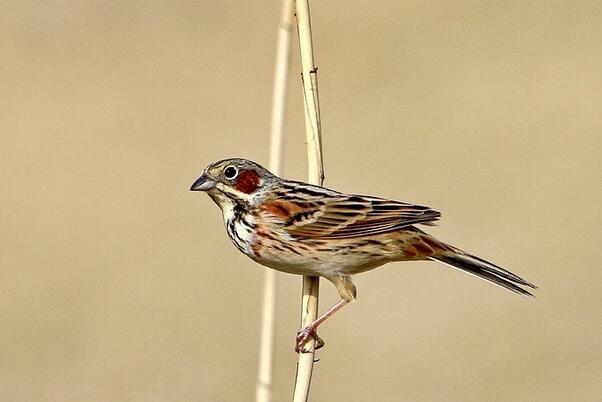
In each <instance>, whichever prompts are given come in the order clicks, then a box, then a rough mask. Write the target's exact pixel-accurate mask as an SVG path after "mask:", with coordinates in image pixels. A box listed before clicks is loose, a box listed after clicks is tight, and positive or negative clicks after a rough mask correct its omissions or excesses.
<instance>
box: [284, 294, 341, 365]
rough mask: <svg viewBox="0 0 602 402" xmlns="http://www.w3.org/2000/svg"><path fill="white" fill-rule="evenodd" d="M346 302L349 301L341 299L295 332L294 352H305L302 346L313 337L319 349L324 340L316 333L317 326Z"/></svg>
mask: <svg viewBox="0 0 602 402" xmlns="http://www.w3.org/2000/svg"><path fill="white" fill-rule="evenodd" d="M347 303H349V300H345V299H341V300H340V301H339V302H338V303H337V304H335V305H334V306H332V307H331V308H329V309H328V310H326V312H325V313H324V314H322V315H321V316H320V317H318V318H317V319H316V320H315V321H314V322H312V323H311V324H309V325H308V326H306V327H305V328H301V329H300V330H299V332H297V344H296V346H295V352H297V353H299V352H301V353H307V352H308V351H307V350H305V349H304V348H303V347H304V346H305V344H306V343H307V342H309V338H314V340H315V341H316V349H320V348H321V347H322V346H324V340H323V339H322V338H320V337H319V336H318V334H317V333H316V330H317V329H318V326H319V325H320V324H322V323H323V322H324V321H326V320H327V319H328V317H330V316H331V315H333V314H334V313H336V312H337V311H339V310H340V309H341V308H343V306H344V305H346V304H347Z"/></svg>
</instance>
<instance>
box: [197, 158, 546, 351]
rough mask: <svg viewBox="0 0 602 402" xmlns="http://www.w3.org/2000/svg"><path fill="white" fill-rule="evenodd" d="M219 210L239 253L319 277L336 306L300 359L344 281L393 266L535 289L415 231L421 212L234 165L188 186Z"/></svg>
mask: <svg viewBox="0 0 602 402" xmlns="http://www.w3.org/2000/svg"><path fill="white" fill-rule="evenodd" d="M190 190H191V191H204V192H206V193H207V194H208V195H209V197H211V199H213V201H214V202H215V203H216V204H217V205H218V206H219V207H220V209H221V211H222V215H223V218H224V223H225V226H226V231H227V232H228V236H229V237H230V239H231V240H232V242H233V243H234V245H235V246H236V248H238V249H239V250H240V251H241V252H242V253H244V254H246V255H247V256H249V257H250V258H251V259H253V260H254V261H256V262H258V263H259V264H261V265H264V266H266V267H269V268H273V269H276V270H278V271H282V272H287V273H291V274H297V275H310V276H321V277H323V278H326V279H328V280H329V281H330V282H332V283H333V284H334V286H335V287H336V288H337V290H338V292H339V294H340V296H341V300H340V301H339V302H338V303H336V304H335V305H334V306H332V307H331V308H330V309H328V310H327V311H326V312H325V313H324V314H323V315H321V316H320V317H319V318H318V319H317V320H315V321H314V322H312V323H311V324H309V325H308V326H306V327H305V328H302V329H301V330H299V332H298V333H297V337H296V346H295V351H296V352H297V353H299V352H306V350H305V349H304V346H305V344H306V343H307V342H308V341H309V340H310V339H311V338H313V339H314V340H315V345H316V349H317V348H320V347H322V346H324V341H323V340H322V339H321V338H320V337H318V335H317V332H316V331H317V328H318V326H319V325H320V324H322V323H323V322H324V321H325V320H326V319H327V318H328V317H330V316H332V315H333V314H334V313H335V312H336V311H338V310H339V309H341V308H342V307H343V306H345V305H346V304H347V303H349V302H350V301H353V300H354V299H355V298H356V295H357V292H356V288H355V285H354V284H353V281H352V280H351V276H352V275H355V274H359V273H361V272H365V271H369V270H371V269H374V268H377V267H379V266H381V265H383V264H386V263H389V262H394V261H417V260H434V261H439V262H442V263H444V264H447V265H449V266H451V267H454V268H458V269H460V270H462V271H465V272H468V273H470V274H473V275H476V276H478V277H480V278H482V279H485V280H487V281H490V282H492V283H494V284H496V285H499V286H501V287H503V288H506V289H508V290H511V291H512V292H515V293H518V294H519V295H523V296H533V295H532V294H531V293H530V292H529V291H528V290H526V289H524V288H525V287H527V288H532V289H535V288H536V286H535V285H533V284H531V283H530V282H528V281H526V280H525V279H522V278H521V277H519V276H517V275H515V274H513V273H512V272H509V271H507V270H505V269H503V268H501V267H499V266H497V265H495V264H493V263H491V262H488V261H485V260H484V259H481V258H479V257H476V256H474V255H471V254H469V253H467V252H465V251H462V250H460V249H459V248H456V247H454V246H451V245H449V244H446V243H443V242H441V241H439V240H437V239H435V238H434V237H433V236H431V235H429V234H427V233H426V232H423V231H422V230H420V229H419V228H417V227H416V226H415V225H417V224H422V225H433V224H434V222H436V221H437V220H438V219H439V218H440V216H441V214H440V213H439V212H437V211H435V210H433V209H431V208H429V207H425V206H421V205H414V204H408V203H405V202H400V201H393V200H388V199H384V198H378V197H372V196H365V195H355V194H345V193H340V192H338V191H334V190H330V189H327V188H324V187H320V186H315V185H311V184H307V183H302V182H299V181H294V180H285V179H281V178H279V177H278V176H276V175H274V174H272V173H270V172H269V171H268V170H267V169H265V168H264V167H262V166H260V165H259V164H257V163H255V162H252V161H249V160H246V159H240V158H233V159H224V160H220V161H217V162H215V163H212V164H210V165H209V166H208V167H207V168H205V170H204V171H203V173H202V174H201V176H200V177H199V178H198V179H197V180H196V181H195V182H194V183H193V184H192V187H190Z"/></svg>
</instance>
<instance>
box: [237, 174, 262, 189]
mask: <svg viewBox="0 0 602 402" xmlns="http://www.w3.org/2000/svg"><path fill="white" fill-rule="evenodd" d="M260 181H261V179H260V178H259V175H258V174H257V172H256V171H254V170H244V171H242V172H240V173H239V174H238V178H237V179H236V183H234V188H235V189H236V190H238V191H240V192H241V193H245V194H251V193H252V192H254V191H255V190H257V187H259V182H260Z"/></svg>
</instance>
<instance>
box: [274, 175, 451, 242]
mask: <svg viewBox="0 0 602 402" xmlns="http://www.w3.org/2000/svg"><path fill="white" fill-rule="evenodd" d="M284 188H285V189H286V190H285V192H284V194H279V196H277V197H275V198H274V199H272V200H268V201H266V202H265V203H264V204H263V209H262V210H263V211H264V212H265V213H267V215H268V218H269V219H270V220H271V222H273V223H276V224H279V225H281V226H283V227H284V228H285V230H286V231H287V232H288V233H289V234H290V235H291V236H293V237H297V238H323V239H343V238H353V237H360V236H367V235H375V234H379V233H386V232H391V231H396V230H400V229H403V228H405V227H408V226H411V225H416V224H426V225H432V224H433V222H435V221H437V220H438V219H439V218H440V216H441V214H440V213H439V212H437V211H435V210H433V209H431V208H429V207H425V206H421V205H414V204H408V203H405V202H400V201H393V200H387V199H383V198H377V197H368V196H362V195H346V194H343V193H338V192H336V191H332V190H328V189H325V188H323V187H317V186H311V185H307V184H305V183H298V182H287V183H285V186H284Z"/></svg>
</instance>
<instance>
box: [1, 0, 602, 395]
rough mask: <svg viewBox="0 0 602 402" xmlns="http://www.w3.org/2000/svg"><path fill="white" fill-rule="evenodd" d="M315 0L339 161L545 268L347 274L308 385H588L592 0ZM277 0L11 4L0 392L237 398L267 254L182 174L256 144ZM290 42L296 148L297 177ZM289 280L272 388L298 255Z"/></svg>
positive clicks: (599, 71) (425, 388)
mask: <svg viewBox="0 0 602 402" xmlns="http://www.w3.org/2000/svg"><path fill="white" fill-rule="evenodd" d="M314 3H315V4H314V5H313V9H312V11H313V18H314V29H315V37H316V40H317V43H316V51H317V62H318V65H319V68H320V70H319V71H320V77H319V78H320V89H321V94H322V112H323V128H324V136H325V137H324V140H325V144H324V152H325V169H326V184H327V185H328V186H331V187H334V188H337V189H340V190H343V191H348V192H358V193H366V194H374V195H380V196H385V197H391V198H395V199H400V200H404V201H411V202H416V203H423V204H427V205H430V206H432V207H434V208H436V209H438V210H441V211H442V212H443V213H444V219H443V220H442V222H441V225H440V226H439V227H437V228H433V229H432V230H431V232H433V233H435V234H436V235H437V236H439V237H440V238H442V239H445V240H447V241H449V242H451V243H453V244H455V245H458V246H460V247H462V248H465V249H468V250H470V251H472V252H474V253H477V254H479V255H481V256H483V257H486V258H488V259H491V260H493V261H496V262H498V263H500V264H502V265H503V266H505V267H508V268H509V269H511V270H513V271H515V272H516V273H519V274H521V275H524V276H525V277H526V278H529V279H530V280H532V281H534V282H535V283H536V284H538V285H539V286H540V287H541V290H540V292H539V293H538V298H537V299H536V300H535V301H526V300H523V299H521V298H520V297H517V296H515V295H513V294H511V293H508V292H504V291H503V290H501V289H498V288H496V287H494V286H491V285H488V284H486V283H484V282H481V281H479V280H477V279H475V278H473V277H470V276H467V275H462V274H461V273H459V272H457V271H455V270H451V269H448V268H446V267H444V266H440V265H437V264H435V263H406V264H395V265H390V266H388V267H385V268H382V269H380V270H378V271H375V272H371V273H368V274H364V275H361V276H359V277H358V278H357V279H356V282H357V285H358V288H359V300H358V302H357V303H355V304H354V305H352V306H350V307H347V308H346V309H345V310H343V312H341V313H340V314H339V315H337V316H336V318H334V319H333V320H332V321H330V322H329V323H327V324H326V325H325V326H324V327H323V329H322V331H321V334H322V336H323V337H324V338H325V339H326V341H327V346H326V347H325V348H324V349H323V351H321V352H320V353H319V358H320V359H321V360H320V362H319V363H318V364H317V368H316V370H315V380H314V384H313V387H312V396H313V398H312V400H313V401H368V400H370V401H399V400H408V401H594V400H600V398H601V397H602V382H601V381H600V379H601V378H602V308H601V306H602V275H601V274H600V262H599V260H600V259H599V249H600V240H602V236H601V230H600V227H601V225H602V214H601V212H600V205H601V201H602V191H601V190H602V186H601V182H602V180H601V177H602V164H601V161H600V156H601V147H602V117H601V111H600V110H601V107H602V5H601V3H600V2H599V1H577V2H575V1H540V2H523V1H507V2H498V1H490V2H489V1H453V2H452V1H442V2H422V1H414V2H400V1H397V0H391V1H383V2H359V1H356V2H334V1H331V2H318V1H315V2H314ZM278 15H279V5H278V4H277V2H271V3H267V2H213V1H205V2H198V1H180V2H169V1H158V2H146V1H127V2H105V1H44V2H43V1H5V2H3V3H2V5H1V6H0V60H1V62H0V89H1V94H2V95H1V97H0V130H1V135H0V182H1V185H2V187H1V188H2V196H1V197H0V225H1V228H2V230H1V231H0V239H1V242H0V247H1V250H0V295H1V296H0V297H1V304H0V326H1V328H0V329H1V331H0V400H2V401H250V400H252V398H253V395H254V383H255V373H256V362H257V346H258V329H259V324H258V318H259V311H260V300H261V299H260V297H261V296H260V294H261V290H262V278H263V270H264V269H263V268H262V267H260V266H257V265H255V264H254V263H253V262H252V261H250V260H248V259H246V257H244V256H243V255H242V254H240V253H238V252H237V251H236V249H235V248H234V247H232V245H231V244H230V242H229V240H228V238H227V236H226V234H225V231H224V229H223V226H222V222H221V216H220V214H219V211H218V209H217V207H216V206H215V205H213V203H212V202H211V201H210V200H209V198H208V197H206V196H204V195H202V194H197V193H190V192H189V191H188V188H189V186H190V184H191V183H192V181H193V180H194V179H195V178H196V176H197V174H198V173H199V172H200V170H201V169H202V168H203V167H204V166H205V165H207V164H208V163H210V162H211V161H213V160H216V159H221V158H224V157H230V156H244V157H248V158H251V159H254V160H256V161H258V162H260V163H264V164H266V163H267V156H268V134H267V133H268V131H269V110H270V103H271V92H272V73H273V58H274V48H275V35H276V21H277V19H278ZM293 50H294V53H295V57H294V58H293V60H292V66H293V68H292V70H291V76H292V77H293V87H292V89H291V91H290V96H289V99H290V103H289V106H290V107H289V111H288V117H287V119H288V120H287V121H288V123H287V128H288V133H287V135H288V137H287V140H286V150H285V157H286V162H285V167H284V171H285V174H286V176H288V177H292V178H296V179H303V178H304V177H305V174H306V166H305V148H304V125H303V118H302V109H301V104H300V98H301V94H300V89H299V82H298V81H299V80H298V77H299V73H298V67H297V66H298V60H297V57H296V53H297V50H298V48H297V47H296V46H295V47H294V48H293ZM280 278H281V280H280V288H279V291H278V297H279V299H278V318H279V320H278V325H277V349H276V371H275V376H276V378H275V400H276V401H286V400H289V399H290V395H291V390H292V381H293V374H294V371H295V362H296V355H295V354H294V353H293V351H292V348H293V338H294V334H295V331H296V327H297V324H298V315H299V295H300V283H301V279H300V278H299V277H295V276H286V275H282V276H281V277H280ZM322 294H323V298H322V303H321V308H322V309H324V308H325V307H327V305H328V304H330V303H332V302H334V301H335V300H336V292H335V290H334V289H333V287H332V286H331V285H330V284H328V283H325V282H323V291H322Z"/></svg>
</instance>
